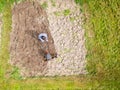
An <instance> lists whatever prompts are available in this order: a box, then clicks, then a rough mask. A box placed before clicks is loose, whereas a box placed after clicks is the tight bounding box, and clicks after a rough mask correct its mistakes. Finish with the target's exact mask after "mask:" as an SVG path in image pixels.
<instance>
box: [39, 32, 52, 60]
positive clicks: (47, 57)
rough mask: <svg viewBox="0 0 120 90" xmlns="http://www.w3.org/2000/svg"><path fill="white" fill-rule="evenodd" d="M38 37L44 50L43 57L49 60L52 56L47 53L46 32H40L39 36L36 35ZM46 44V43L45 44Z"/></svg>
mask: <svg viewBox="0 0 120 90" xmlns="http://www.w3.org/2000/svg"><path fill="white" fill-rule="evenodd" d="M38 39H39V40H40V41H41V42H42V43H43V45H45V46H43V48H42V49H43V50H44V53H45V58H46V60H50V59H52V56H51V55H50V53H49V47H48V43H47V42H48V36H47V34H46V33H40V34H39V36H38ZM46 44H47V45H46Z"/></svg>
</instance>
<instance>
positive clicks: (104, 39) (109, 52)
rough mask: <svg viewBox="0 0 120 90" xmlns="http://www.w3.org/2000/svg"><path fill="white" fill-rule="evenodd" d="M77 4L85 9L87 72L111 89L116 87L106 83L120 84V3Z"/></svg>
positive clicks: (100, 0)
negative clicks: (116, 82)
mask: <svg viewBox="0 0 120 90" xmlns="http://www.w3.org/2000/svg"><path fill="white" fill-rule="evenodd" d="M75 1H76V3H78V4H80V5H82V11H83V13H84V15H85V18H84V25H83V26H84V28H85V32H86V33H85V34H86V48H87V56H86V59H87V70H88V72H89V74H90V75H92V76H96V77H99V78H100V79H101V80H103V83H109V84H108V85H111V89H112V88H114V86H112V84H110V82H107V81H111V82H112V81H113V82H114V81H118V83H120V82H119V81H120V77H119V76H120V28H119V25H120V1H119V0H105V1H103V0H75ZM104 80H105V82H104ZM116 85H117V87H118V84H116ZM119 88H120V87H119ZM106 89H107V88H106Z"/></svg>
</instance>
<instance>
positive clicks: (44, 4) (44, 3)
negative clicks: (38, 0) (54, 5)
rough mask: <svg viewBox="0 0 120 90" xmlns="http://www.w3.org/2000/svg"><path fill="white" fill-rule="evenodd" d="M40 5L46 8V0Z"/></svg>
mask: <svg viewBox="0 0 120 90" xmlns="http://www.w3.org/2000/svg"><path fill="white" fill-rule="evenodd" d="M41 7H42V8H44V9H46V8H47V7H48V4H47V2H46V1H45V2H43V4H42V5H41Z"/></svg>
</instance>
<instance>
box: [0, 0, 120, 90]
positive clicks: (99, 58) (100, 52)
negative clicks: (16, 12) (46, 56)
mask: <svg viewBox="0 0 120 90" xmlns="http://www.w3.org/2000/svg"><path fill="white" fill-rule="evenodd" d="M75 1H76V2H77V3H79V4H80V5H82V11H83V14H84V15H85V18H84V28H85V32H86V34H85V35H86V48H87V56H86V59H87V70H88V72H89V75H85V76H83V75H80V76H68V77H64V76H63V77H34V78H27V79H23V78H21V76H19V69H18V68H16V67H12V66H11V65H10V64H8V60H9V41H10V32H11V23H12V22H11V5H12V4H13V2H14V0H6V1H5V0H1V1H0V10H1V12H2V14H3V17H2V20H3V28H2V42H1V44H2V46H1V47H0V48H1V49H0V90H59V89H60V90H74V89H76V90H119V89H120V78H119V76H120V59H119V58H120V28H119V25H120V17H119V16H120V1H119V0H106V1H102V0H99V1H98V0H75ZM1 2H2V3H1ZM67 15H68V12H67ZM8 72H12V73H10V74H8V75H7V73H8Z"/></svg>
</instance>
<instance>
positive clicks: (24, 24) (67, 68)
mask: <svg viewBox="0 0 120 90" xmlns="http://www.w3.org/2000/svg"><path fill="white" fill-rule="evenodd" d="M36 1H37V3H38V4H39V5H38V4H36V5H35V4H32V5H31V4H28V3H21V4H19V5H17V6H15V7H14V9H13V31H12V33H11V63H12V64H14V65H16V66H18V67H19V68H20V70H21V75H22V76H41V75H42V76H56V75H58V76H62V75H65V76H68V75H79V74H86V73H87V72H86V70H85V66H86V60H85V56H86V49H85V44H84V43H85V39H84V29H83V28H82V22H83V18H82V16H83V15H82V13H81V12H80V7H78V6H77V5H76V4H75V3H74V0H36ZM40 4H41V6H42V7H43V8H44V10H45V11H46V13H45V12H44V11H43V10H42V9H41V8H40ZM21 7H23V8H24V9H23V8H22V9H21ZM35 7H36V8H37V9H33V8H35ZM38 7H39V8H38ZM17 8H18V9H17ZM15 11H16V13H14V12H15ZM36 11H37V12H36ZM17 13H19V15H18V14H17ZM28 13H30V15H29V14H28ZM46 14H47V15H46ZM47 18H48V20H49V23H48V20H47ZM16 25H17V26H16ZM41 28H42V29H41ZM43 29H44V30H47V31H48V34H49V39H50V40H49V41H50V42H51V43H50V42H49V43H50V44H49V46H50V47H51V48H50V51H51V52H52V53H53V55H54V54H56V52H57V54H58V57H57V58H54V59H52V60H49V61H47V62H45V61H44V60H43V59H44V58H43V57H42V54H41V53H42V51H41V50H40V45H41V44H40V43H39V41H38V40H37V39H36V38H37V37H36V36H37V35H38V34H37V33H40V32H41V31H42V30H43ZM49 29H50V31H49ZM50 32H51V34H50ZM31 33H32V34H31ZM52 37H53V39H52ZM22 38H24V39H22ZM53 41H54V42H53ZM54 45H55V47H54ZM55 49H56V50H55ZM40 51H41V53H39V52H40Z"/></svg>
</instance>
